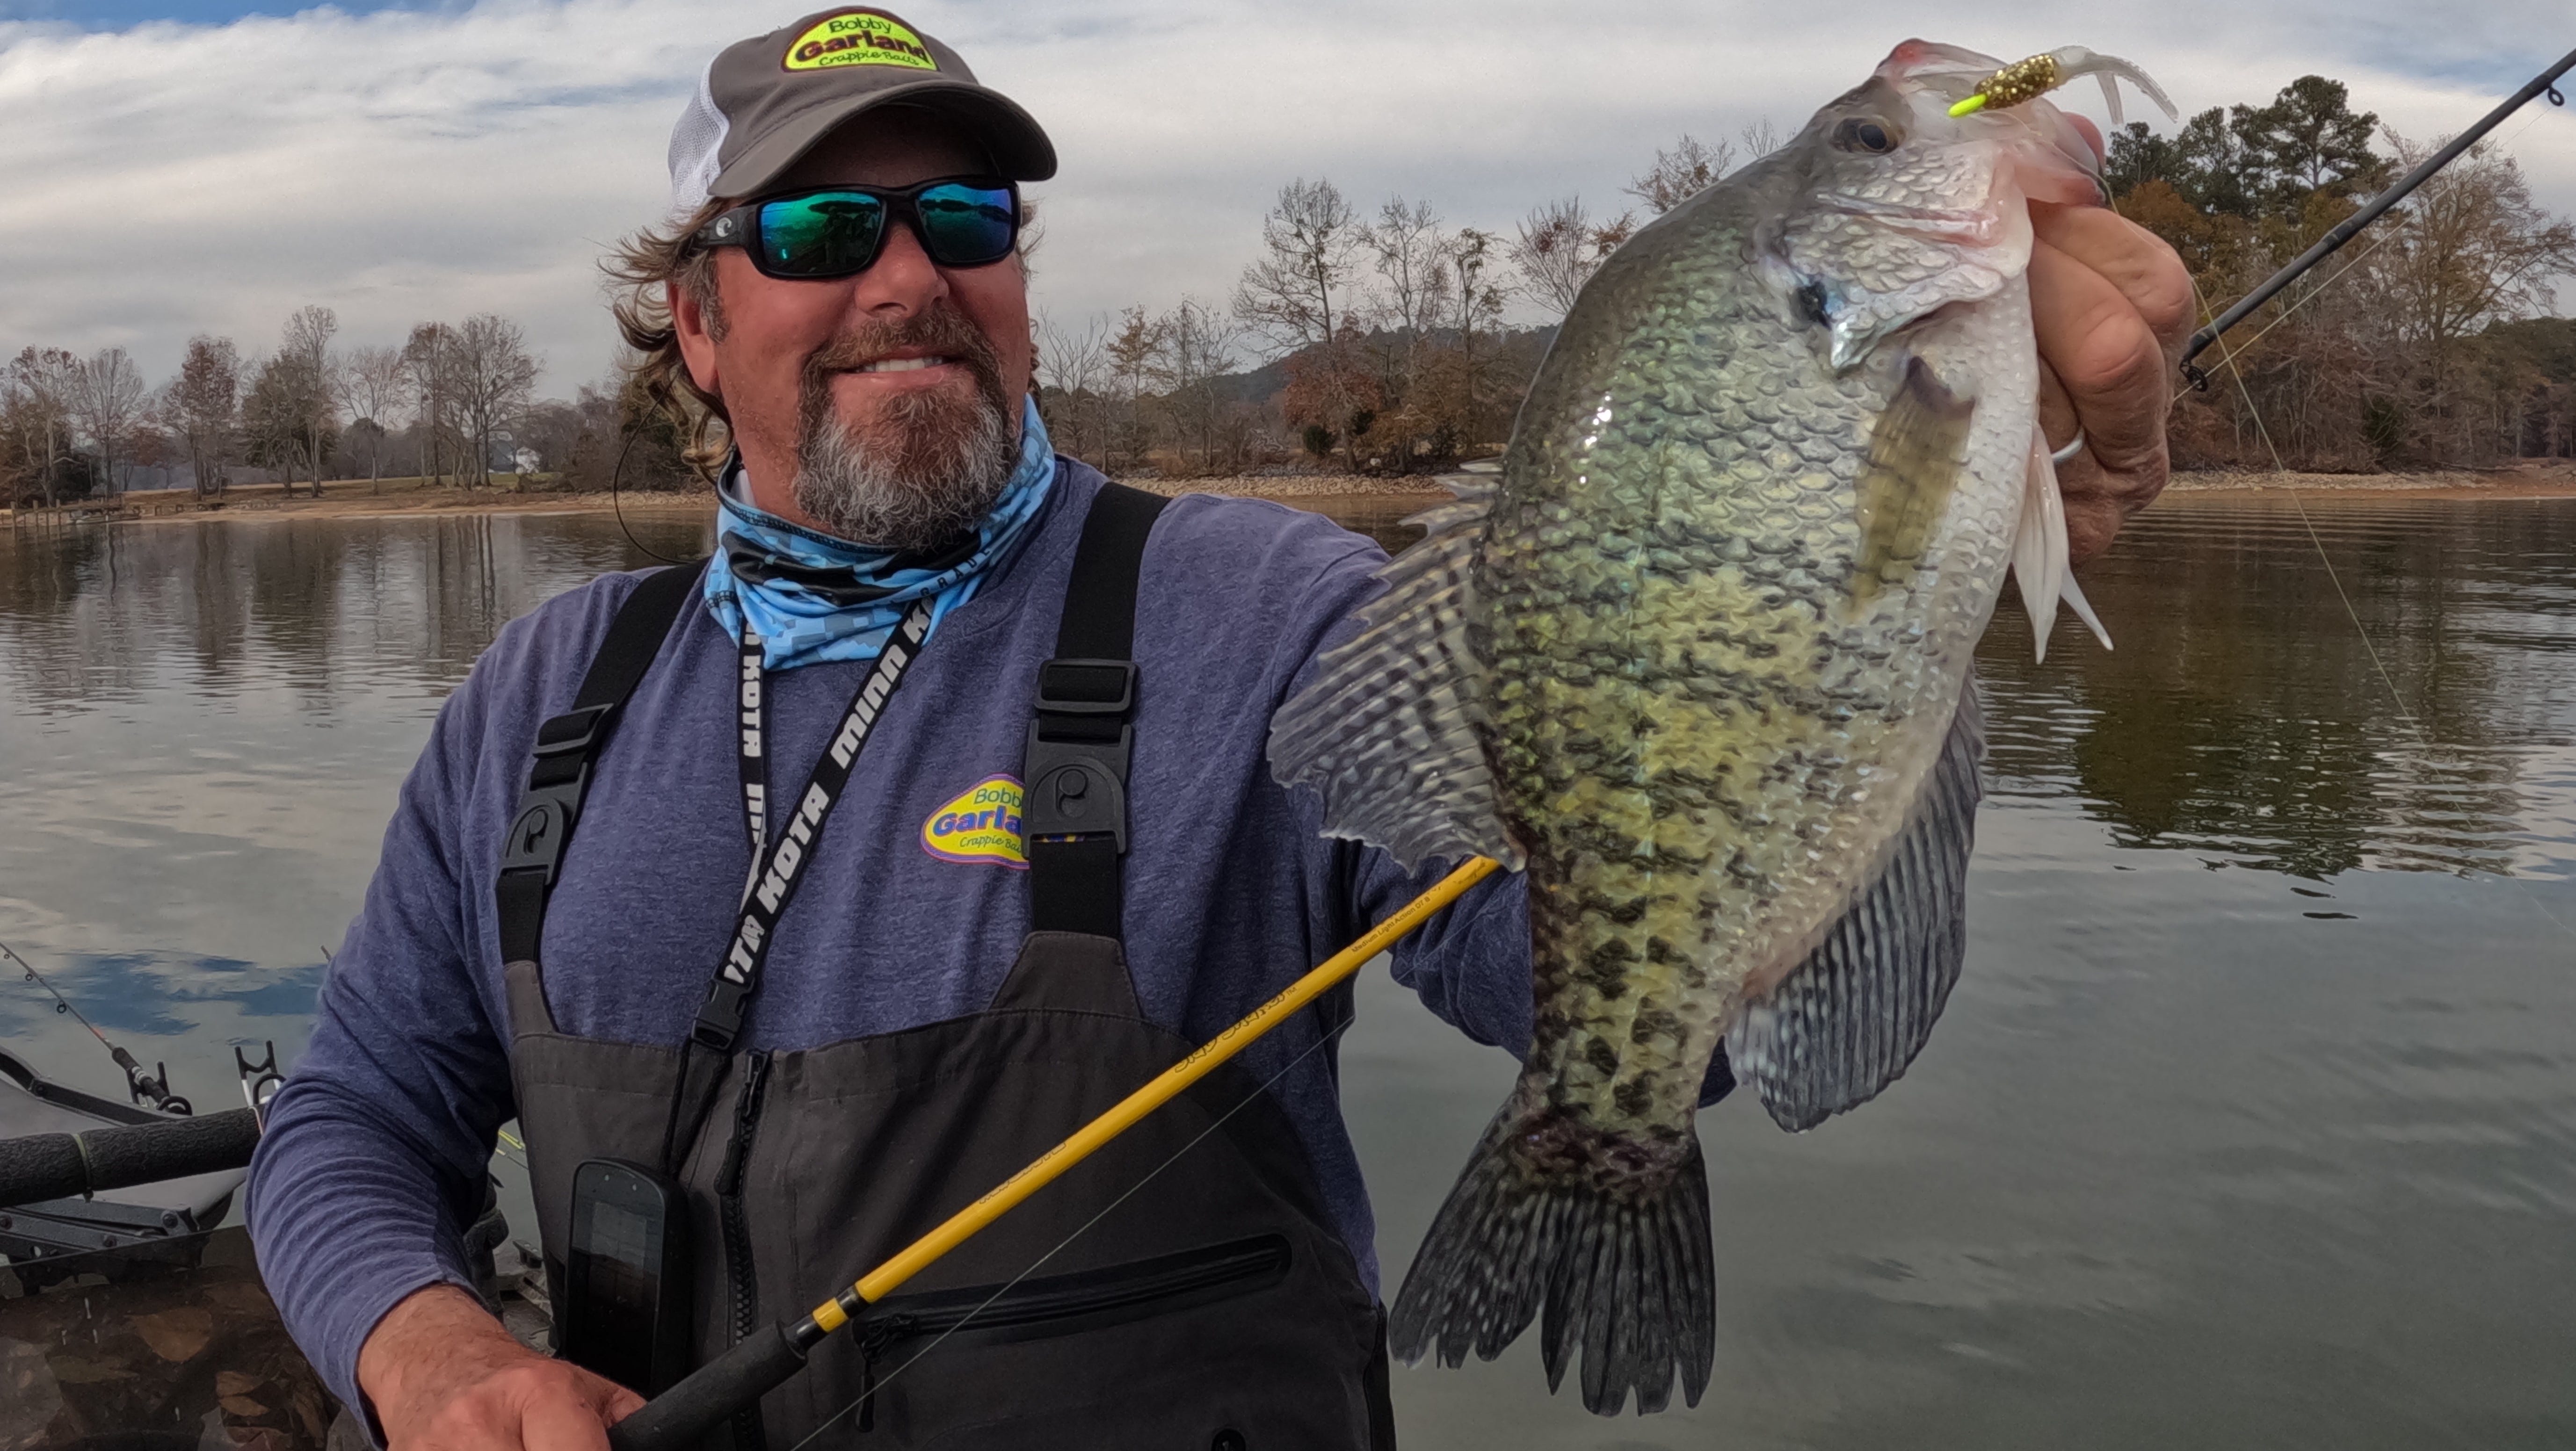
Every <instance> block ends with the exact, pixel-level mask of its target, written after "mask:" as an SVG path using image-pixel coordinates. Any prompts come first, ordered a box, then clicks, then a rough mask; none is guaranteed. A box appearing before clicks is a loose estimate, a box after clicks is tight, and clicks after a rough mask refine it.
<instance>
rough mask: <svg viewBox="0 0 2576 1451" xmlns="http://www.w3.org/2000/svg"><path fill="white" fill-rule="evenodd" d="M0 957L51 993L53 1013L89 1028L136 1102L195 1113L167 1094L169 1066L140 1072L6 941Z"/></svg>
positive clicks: (137, 1065)
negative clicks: (153, 1072)
mask: <svg viewBox="0 0 2576 1451" xmlns="http://www.w3.org/2000/svg"><path fill="white" fill-rule="evenodd" d="M0 955H5V956H6V957H7V958H8V959H9V960H10V961H11V962H14V963H16V964H18V966H19V967H20V968H21V969H22V970H24V971H25V972H26V974H27V981H29V982H32V983H34V984H36V985H37V986H38V987H41V988H43V989H44V990H45V991H46V992H49V993H52V994H53V997H54V1011H55V1012H57V1013H68V1014H70V1015H71V1017H72V1018H73V1020H74V1021H76V1022H78V1023H79V1024H80V1025H81V1026H82V1027H84V1028H87V1029H89V1035H90V1036H91V1037H93V1038H96V1039H97V1040H98V1046H100V1047H102V1048H104V1049H106V1050H107V1056H108V1057H110V1058H113V1059H115V1060H116V1066H117V1067H119V1068H122V1069H124V1070H125V1091H126V1092H127V1093H129V1094H131V1095H133V1098H134V1101H135V1102H136V1103H149V1104H151V1105H152V1106H153V1107H154V1108H156V1109H158V1110H160V1111H161V1112H163V1113H168V1114H178V1115H182V1116H185V1115H187V1114H191V1113H194V1112H196V1109H195V1107H194V1105H192V1104H190V1103H189V1102H188V1100H186V1099H184V1098H182V1097H180V1096H179V1095H178V1094H175V1093H172V1092H171V1091H170V1065H169V1064H167V1063H155V1064H153V1065H152V1066H153V1067H154V1068H155V1069H156V1070H158V1076H155V1075H154V1074H151V1073H146V1072H144V1071H143V1065H142V1064H140V1063H138V1062H136V1061H135V1060H134V1055H133V1054H131V1053H128V1052H126V1051H125V1050H124V1049H122V1048H119V1047H118V1046H116V1045H115V1044H114V1043H111V1042H109V1041H107V1035H106V1034H105V1033H102V1032H100V1031H99V1030H98V1025H97V1024H96V1023H93V1022H91V1021H90V1020H89V1018H88V1017H87V1016H86V1015H85V1014H83V1013H82V1012H81V1010H80V1009H78V1008H76V1007H73V1006H72V1000H71V999H69V998H67V997H64V996H63V994H62V990H61V989H59V988H57V987H55V986H54V985H53V984H52V983H51V982H49V981H47V980H46V978H45V975H44V974H43V973H41V972H38V971H36V968H35V964H33V963H31V962H29V961H27V959H25V958H23V957H20V956H19V955H18V954H17V952H16V951H15V950H13V949H12V948H11V947H10V946H9V944H8V943H6V942H0Z"/></svg>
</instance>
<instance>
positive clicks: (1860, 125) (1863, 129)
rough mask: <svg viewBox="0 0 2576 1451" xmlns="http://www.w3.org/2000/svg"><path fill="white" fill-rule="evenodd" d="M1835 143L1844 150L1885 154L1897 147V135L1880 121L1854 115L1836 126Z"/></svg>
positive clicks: (1878, 154) (1876, 154)
mask: <svg viewBox="0 0 2576 1451" xmlns="http://www.w3.org/2000/svg"><path fill="white" fill-rule="evenodd" d="M1834 145H1835V146H1836V147H1839V148H1840V149H1842V150H1844V151H1866V152H1868V153H1870V154H1871V155H1873V156H1885V155H1886V154H1887V153H1889V152H1891V151H1894V150H1895V149H1896V137H1895V134H1894V133H1892V132H1890V131H1889V130H1888V129H1887V128H1886V127H1885V126H1882V125H1880V124H1879V123H1878V122H1876V121H1869V120H1864V119H1862V118H1861V117H1858V116H1854V117H1852V118H1851V119H1849V120H1847V121H1845V122H1843V123H1842V124H1841V125H1839V126H1836V127H1835V128H1834Z"/></svg>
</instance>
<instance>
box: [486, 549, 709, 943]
mask: <svg viewBox="0 0 2576 1451" xmlns="http://www.w3.org/2000/svg"><path fill="white" fill-rule="evenodd" d="M700 568H701V566H697V565H685V564H684V565H677V566H674V567H672V568H670V569H664V570H657V571H656V572H654V573H652V574H648V575H646V576H645V577H644V580H643V582H642V583H641V584H638V585H637V586H635V588H634V590H633V591H632V592H630V593H629V594H628V595H627V596H626V602H625V603H624V604H622V605H619V606H618V607H617V616H616V618H614V619H612V620H610V621H609V622H608V634H607V636H606V637H605V638H603V639H602V640H601V641H600V642H599V650H598V653H596V654H594V655H592V656H591V657H590V671H589V673H588V674H586V675H584V676H582V678H581V689H580V690H579V691H578V692H576V693H575V694H574V696H573V702H572V709H570V710H568V711H566V712H564V713H563V714H562V715H559V716H556V717H554V718H553V719H551V720H548V721H547V722H546V723H545V724H543V725H541V726H539V727H537V747H536V764H535V765H534V766H532V767H531V768H530V769H529V771H528V789H527V791H526V792H525V793H524V794H522V795H521V796H520V797H519V809H518V811H517V812H516V813H515V814H514V815H512V817H511V818H510V834H509V836H508V838H507V839H506V840H504V841H503V842H502V844H501V873H500V876H499V878H498V880H497V881H496V883H495V884H494V888H493V896H494V898H495V902H494V906H495V912H494V917H495V920H496V922H497V925H498V926H499V928H500V935H501V960H502V961H503V962H505V963H508V962H535V961H536V960H537V942H538V939H540V938H541V937H543V936H544V935H545V926H546V898H547V897H548V896H549V895H551V894H552V893H553V891H554V885H555V877H556V874H557V872H558V870H559V869H560V868H561V867H562V865H563V854H564V848H565V847H566V846H568V845H570V844H571V841H572V829H573V826H574V825H575V823H577V822H578V821H579V820H580V819H581V798H582V794H583V793H584V792H585V791H587V790H588V789H589V787H590V763H591V762H592V760H594V759H595V758H596V757H597V756H598V755H599V748H600V747H601V746H602V745H603V744H605V743H606V742H607V740H608V732H609V728H610V726H611V725H613V724H614V723H615V721H616V719H617V708H618V707H619V706H621V705H623V704H625V703H626V697H628V696H629V695H632V694H634V693H635V686H636V684H637V682H639V681H641V680H642V679H643V678H644V672H645V671H647V670H650V669H651V668H653V657H654V656H656V655H658V654H660V653H661V650H662V639H663V637H664V636H666V635H668V634H670V633H671V627H672V625H673V624H674V623H676V622H677V621H678V620H679V618H680V612H681V610H682V608H683V607H685V606H686V605H687V604H688V602H689V601H690V600H691V599H694V598H696V596H697V593H698V576H699V571H700Z"/></svg>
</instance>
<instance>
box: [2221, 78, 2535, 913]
mask: <svg viewBox="0 0 2576 1451" xmlns="http://www.w3.org/2000/svg"><path fill="white" fill-rule="evenodd" d="M2534 119H2537V116H2536V115H2535V118H2534ZM2525 124H2526V125H2527V124H2529V123H2527V122H2526V123H2525ZM2515 134H2516V135H2519V134H2521V133H2520V132H2516V133H2515ZM2508 139H2510V138H2508ZM2365 255H2366V254H2365ZM2355 260H2356V261H2358V260H2359V259H2358V258H2356V259H2355ZM2345 270H2346V271H2349V270H2351V269H2350V268H2346V269H2345ZM2342 275H2343V273H2342V272H2338V273H2336V274H2335V276H2336V277H2341V276H2342ZM2328 280H2329V281H2332V279H2328ZM2319 290H2323V289H2322V288H2320V289H2319ZM2191 295H2192V298H2193V300H2194V301H2196V302H2198V303H2199V304H2200V310H2201V315H2202V316H2203V317H2204V318H2206V317H2208V316H2209V315H2210V311H2209V299H2208V298H2206V297H2203V296H2202V295H2201V291H2200V279H2198V278H2193V279H2191ZM2311 295H2313V294H2311ZM2275 325H2276V326H2277V324H2275ZM2263 331H2264V332H2270V331H2271V328H2265V329H2264V330H2263ZM2255 336H2256V337H2258V338H2259V337H2261V336H2262V334H2261V333H2257V334H2255ZM2211 341H2212V342H2214V343H2216V344H2217V346H2218V358H2219V362H2220V363H2221V364H2222V365H2223V366H2224V367H2225V368H2226V369H2227V372H2228V375H2229V376H2230V377H2232V378H2234V379H2235V380H2236V392H2237V396H2239V397H2241V398H2243V399H2244V400H2245V412H2246V414H2247V415H2248V416H2249V417H2251V418H2252V419H2253V420H2254V430H2255V432H2256V433H2258V434H2260V435H2261V436H2262V439H2263V447H2264V448H2265V449H2266V450H2268V451H2269V452H2270V453H2271V455H2272V469H2273V472H2275V473H2278V474H2280V475H2282V476H2283V477H2287V476H2288V475H2289V472H2290V471H2289V468H2288V466H2287V465H2285V464H2284V463H2283V462H2282V461H2281V449H2280V445H2278V444H2276V443H2274V442H2273V441H2272V430H2271V428H2270V427H2269V426H2268V425H2266V424H2265V423H2264V421H2263V410H2262V409H2261V408H2259V407H2256V406H2255V403H2254V395H2253V392H2252V391H2251V390H2250V389H2248V388H2247V387H2246V386H2245V370H2244V369H2242V368H2240V367H2238V366H2237V365H2236V353H2235V352H2234V351H2233V350H2231V349H2229V347H2228V346H2227V342H2226V338H2225V336H2224V335H2223V334H2222V335H2220V336H2219V337H2216V338H2213V339H2211ZM2281 492H2283V493H2285V494H2287V495H2289V496H2290V506H2291V507H2292V508H2294V509H2296V510H2297V511H2298V514H2299V523H2300V525H2301V527H2303V528H2305V529H2306V530H2307V533H2308V543H2309V544H2310V545H2311V546H2313V547H2314V548H2315V549H2316V551H2317V562H2318V563H2320V564H2322V565H2324V566H2325V567H2326V578H2327V579H2328V580H2329V581H2331V582H2332V583H2333V585H2334V591H2335V598H2337V599H2339V600H2341V601H2343V612H2344V617H2345V618H2346V619H2349V620H2351V621H2352V631H2353V634H2354V635H2356V636H2358V637H2359V638H2360V640H2361V648H2362V651H2363V653H2365V654H2367V655H2368V656H2370V665H2371V668H2372V669H2373V670H2375V671H2377V672H2378V673H2379V683H2380V684H2381V685H2383V686H2385V687H2387V690H2388V697H2389V699H2391V700H2393V701H2395V702H2396V703H2397V716H2398V718H2399V719H2400V720H2403V721H2405V722H2406V724H2407V725H2408V726H2410V727H2412V728H2413V731H2414V736H2415V745H2416V748H2417V749H2419V750H2423V751H2427V752H2430V751H2431V750H2432V749H2433V748H2434V746H2435V745H2436V744H2437V742H2435V741H2434V739H2433V736H2432V732H2431V731H2430V730H2429V729H2428V728H2427V727H2426V726H2425V725H2424V723H2423V722H2422V721H2421V720H2420V719H2418V718H2417V717H2416V715H2415V713H2414V712H2412V711H2410V710H2408V709H2407V708H2406V695H2405V692H2403V691H2401V690H2399V689H2398V688H2397V682H2396V680H2395V679H2394V678H2393V677H2391V676H2390V675H2389V673H2388V666H2387V664H2386V662H2384V661H2382V660H2381V659H2380V658H2379V647H2378V646H2376V645H2374V644H2372V643H2371V639H2370V627H2369V626H2367V625H2365V624H2363V623H2362V621H2361V611H2359V610H2358V609H2355V608H2354V607H2353V603H2352V596H2351V595H2350V594H2348V593H2346V592H2345V590H2344V587H2343V577H2342V576H2341V575H2340V574H2337V573H2336V572H2335V567H2334V560H2333V558H2332V557H2331V556H2329V555H2328V554H2327V553H2326V543H2325V540H2324V539H2323V538H2322V537H2321V536H2320V535H2319V534H2318V533H2317V526H2316V523H2315V521H2313V520H2311V519H2310V518H2309V517H2308V506H2307V504H2306V503H2305V502H2304V501H2303V500H2301V499H2300V498H2299V491H2298V490H2297V489H2295V488H2292V487H2290V486H2288V485H2282V486H2281ZM2496 875H2497V876H2498V877H2500V878H2502V879H2503V880H2505V881H2508V882H2511V883H2513V884H2514V886H2515V887H2516V888H2517V889H2519V890H2520V891H2521V893H2522V896H2523V900H2524V901H2527V902H2529V903H2530V904H2531V905H2532V907H2533V908H2534V909H2536V910H2537V911H2538V912H2539V913H2540V915H2541V916H2543V917H2546V918H2548V919H2549V921H2550V923H2551V925H2553V926H2555V927H2557V928H2558V930H2559V931H2561V932H2564V933H2566V934H2567V935H2569V936H2571V937H2576V926H2571V925H2569V924H2568V923H2567V922H2566V921H2565V920H2564V919H2562V918H2561V917H2560V916H2559V915H2558V914H2557V913H2555V912H2552V911H2550V910H2549V905H2548V904H2547V903H2546V902H2543V901H2542V900H2541V899H2540V897H2539V895H2538V894H2537V893H2535V892H2533V891H2532V890H2531V885H2530V883H2528V882H2525V881H2524V880H2523V879H2522V878H2520V877H2518V876H2515V875H2514V874H2513V873H2512V872H2510V871H2505V872H2498V873H2496Z"/></svg>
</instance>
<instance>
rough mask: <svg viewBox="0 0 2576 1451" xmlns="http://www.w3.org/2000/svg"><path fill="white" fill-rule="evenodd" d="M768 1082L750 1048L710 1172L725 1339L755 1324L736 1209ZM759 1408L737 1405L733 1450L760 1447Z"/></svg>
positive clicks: (747, 1230) (755, 1301) (745, 1239)
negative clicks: (716, 1166) (719, 1161)
mask: <svg viewBox="0 0 2576 1451" xmlns="http://www.w3.org/2000/svg"><path fill="white" fill-rule="evenodd" d="M768 1086H769V1055H768V1054H767V1053H765V1052H764V1053H754V1054H752V1055H751V1056H750V1058H749V1059H748V1060H747V1061H746V1063H745V1065H744V1068H743V1077H742V1099H741V1101H740V1102H739V1103H738V1104H737V1105H736V1106H735V1109H734V1118H733V1142H732V1143H730V1144H728V1145H726V1147H725V1159H724V1167H723V1168H722V1169H720V1170H719V1171H717V1174H716V1213H717V1218H718V1219H719V1220H720V1221H721V1222H722V1228H723V1231H724V1256H725V1282H726V1285H727V1287H728V1289H729V1290H730V1291H731V1298H730V1304H729V1308H730V1310H731V1312H732V1315H731V1320H732V1323H731V1325H730V1326H728V1327H727V1328H728V1330H729V1331H730V1336H731V1339H733V1340H740V1339H742V1338H743V1337H744V1336H746V1335H749V1334H751V1333H752V1332H753V1331H755V1330H758V1329H759V1328H760V1285H759V1282H758V1281H757V1280H755V1279H754V1278H753V1277H752V1267H751V1226H750V1225H749V1224H747V1223H745V1222H744V1216H743V1212H742V1179H743V1164H744V1162H745V1161H746V1160H748V1159H749V1158H750V1157H751V1140H752V1135H753V1134H754V1133H755V1132H756V1131H757V1130H758V1129H759V1127H760V1105H761V1100H762V1098H763V1097H764V1096H765V1090H766V1089H767V1088H768ZM762 1440H763V1438H762V1435H761V1430H760V1407H759V1405H758V1404H757V1403H754V1404H753V1405H750V1406H747V1407H745V1408H743V1409H742V1410H741V1411H740V1412H738V1413H736V1414H735V1416H734V1418H733V1444H734V1451H760V1448H761V1444H762Z"/></svg>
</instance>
